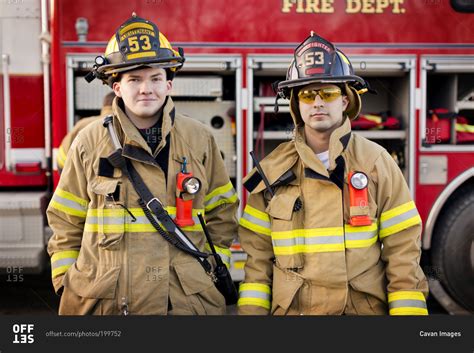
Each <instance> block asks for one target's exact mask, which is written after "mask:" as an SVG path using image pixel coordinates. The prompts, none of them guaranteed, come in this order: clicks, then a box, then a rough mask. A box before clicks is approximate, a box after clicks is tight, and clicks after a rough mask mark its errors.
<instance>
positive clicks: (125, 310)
mask: <svg viewBox="0 0 474 353" xmlns="http://www.w3.org/2000/svg"><path fill="white" fill-rule="evenodd" d="M129 314H130V312H129V311H128V301H127V298H126V297H122V315H123V316H128V315H129Z"/></svg>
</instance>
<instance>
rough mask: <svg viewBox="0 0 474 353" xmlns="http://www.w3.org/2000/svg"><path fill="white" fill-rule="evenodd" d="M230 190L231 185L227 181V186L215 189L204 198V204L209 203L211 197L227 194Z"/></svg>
mask: <svg viewBox="0 0 474 353" xmlns="http://www.w3.org/2000/svg"><path fill="white" fill-rule="evenodd" d="M232 189H233V186H232V183H231V182H230V181H229V182H228V183H227V184H225V185H223V186H219V187H218V188H215V189H214V190H212V191H211V192H210V193H209V194H207V195H206V196H205V197H204V202H206V201H209V200H210V199H212V198H213V197H215V196H218V195H220V194H225V193H226V192H228V191H230V190H232Z"/></svg>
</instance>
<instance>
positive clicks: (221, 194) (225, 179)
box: [204, 133, 239, 267]
mask: <svg viewBox="0 0 474 353" xmlns="http://www.w3.org/2000/svg"><path fill="white" fill-rule="evenodd" d="M204 166H205V168H206V173H207V175H206V176H207V182H208V189H207V192H206V195H205V196H204V211H205V220H206V224H207V228H208V230H209V234H210V235H211V237H212V241H213V242H214V246H215V248H216V251H217V252H218V253H219V255H220V256H221V258H222V261H223V262H224V263H225V264H226V265H227V267H229V266H230V259H231V251H230V249H229V248H230V246H231V244H232V242H233V240H234V239H236V238H237V227H238V222H237V209H238V207H239V200H238V197H237V193H236V192H235V189H234V186H233V185H232V183H231V181H230V179H229V175H228V174H227V171H226V168H225V165H224V161H223V160H222V156H221V153H220V150H219V148H218V147H217V144H216V142H215V140H214V137H213V136H212V134H211V133H209V136H208V148H207V152H206V159H205V161H204ZM206 248H207V250H210V248H209V245H208V244H206Z"/></svg>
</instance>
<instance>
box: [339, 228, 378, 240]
mask: <svg viewBox="0 0 474 353" xmlns="http://www.w3.org/2000/svg"><path fill="white" fill-rule="evenodd" d="M375 236H377V231H376V230H371V231H370V232H357V233H351V232H346V240H366V239H372V238H373V237H375Z"/></svg>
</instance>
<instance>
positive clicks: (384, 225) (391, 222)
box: [380, 208, 418, 229]
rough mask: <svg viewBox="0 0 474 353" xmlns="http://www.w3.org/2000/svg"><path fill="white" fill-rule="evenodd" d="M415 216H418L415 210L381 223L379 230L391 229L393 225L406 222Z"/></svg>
mask: <svg viewBox="0 0 474 353" xmlns="http://www.w3.org/2000/svg"><path fill="white" fill-rule="evenodd" d="M415 216H418V211H417V209H416V208H414V209H412V210H410V211H407V212H405V213H402V214H401V215H399V216H395V217H393V218H390V219H388V220H386V221H384V222H382V223H381V224H380V228H382V229H383V228H388V227H391V226H393V225H395V224H398V223H402V222H403V221H406V220H407V219H410V218H413V217H415Z"/></svg>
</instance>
